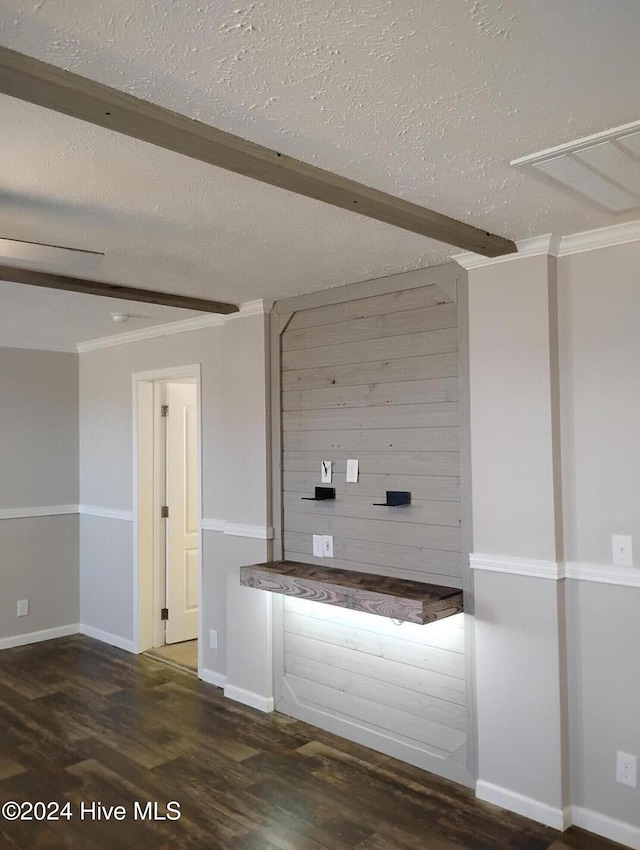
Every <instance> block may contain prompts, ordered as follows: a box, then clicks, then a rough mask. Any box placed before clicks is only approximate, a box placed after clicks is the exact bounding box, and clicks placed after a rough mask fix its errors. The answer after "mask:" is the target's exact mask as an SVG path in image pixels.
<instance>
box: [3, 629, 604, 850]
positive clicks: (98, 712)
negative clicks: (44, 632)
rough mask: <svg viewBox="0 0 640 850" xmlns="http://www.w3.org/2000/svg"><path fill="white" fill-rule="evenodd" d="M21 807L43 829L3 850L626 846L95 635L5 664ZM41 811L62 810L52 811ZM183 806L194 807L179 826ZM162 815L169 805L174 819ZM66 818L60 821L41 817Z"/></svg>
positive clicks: (8, 778) (8, 791) (595, 849)
mask: <svg viewBox="0 0 640 850" xmlns="http://www.w3.org/2000/svg"><path fill="white" fill-rule="evenodd" d="M12 801H13V802H16V803H18V804H19V806H20V808H21V811H22V814H28V813H29V812H31V814H32V817H33V818H34V819H33V820H16V821H9V820H7V818H6V817H2V816H0V847H1V848H3V850H4V848H7V850H9V848H25V850H35V849H36V848H47V850H62V848H69V850H71V848H73V850H102V848H105V849H106V848H108V849H109V850H119V849H120V848H132V850H133V848H135V850H139V848H154V850H179V848H180V850H181V848H185V850H186V849H187V848H189V850H205V848H207V850H218V848H220V850H227V848H228V850H319V848H330V850H347V848H348V850H352V848H357V850H418V848H419V850H461V848H465V850H507V848H509V850H567V848H571V849H572V850H574V848H575V850H605V848H614V847H618V846H619V845H615V844H612V843H611V842H608V841H605V840H603V839H598V838H595V837H594V836H591V835H589V834H588V833H585V832H582V831H581V830H578V829H573V828H572V829H570V830H569V831H568V832H566V833H564V834H563V835H560V834H559V833H557V832H555V831H553V830H551V829H547V828H545V827H542V826H540V825H538V824H535V823H533V822H532V821H528V820H525V819H524V818H520V817H518V816H516V815H512V814H509V813H508V812H504V811H503V810H501V809H498V808H496V807H494V806H490V805H487V804H485V803H481V802H478V801H477V800H475V798H474V796H473V794H472V793H471V792H470V791H468V790H467V789H465V788H462V787H460V786H458V785H455V784H453V783H450V782H446V781H445V780H442V779H439V778H437V777H435V776H433V775H431V774H428V773H425V772H424V771H421V770H418V769H417V768H414V767H411V766H409V765H406V764H403V763H401V762H398V761H395V760H394V759H391V758H388V757H386V756H382V755H379V754H378V753H375V752H373V751H371V750H368V749H366V748H364V747H360V746H358V745H356V744H351V743H349V742H348V741H344V740H343V739H341V738H336V737H334V736H333V735H330V734H328V733H326V732H322V731H321V730H319V729H316V728H314V727H312V726H308V725H307V724H304V723H300V722H298V721H296V720H292V719H291V718H288V717H286V716H284V715H281V714H278V713H274V714H271V715H265V714H261V713H260V712H258V711H254V710H252V709H250V708H246V707H244V706H241V705H239V704H238V703H235V702H232V701H230V700H227V699H225V698H224V697H223V696H222V692H221V691H220V690H219V689H218V688H215V687H213V686H211V685H207V684H205V683H203V682H200V681H198V680H197V679H196V678H195V677H194V676H192V675H189V674H188V673H183V672H181V671H180V670H177V669H174V668H171V667H169V666H167V665H164V664H162V663H161V662H158V661H155V660H154V659H151V658H147V657H144V656H140V657H137V656H135V655H130V654H128V653H126V652H122V651H120V650H117V649H113V648H111V647H109V646H106V645H105V644H101V643H98V642H97V641H94V640H91V639H89V638H84V637H79V636H77V637H71V638H62V639H60V640H55V641H49V642H47V643H40V644H35V645H32V646H28V647H20V648H16V649H9V650H5V651H3V652H1V653H0V806H3V805H5V804H7V803H9V806H8V808H7V807H6V805H5V809H4V811H5V814H6V815H7V816H9V817H10V816H11V815H12V813H13V811H14V808H15V807H12V806H11V802H12ZM37 801H39V802H41V803H52V804H53V805H52V806H50V807H49V809H48V812H47V811H43V809H42V807H39V806H37V805H35V804H36V802H37ZM170 801H177V803H179V804H180V818H179V819H178V820H171V819H169V818H170V817H175V814H176V812H175V809H174V807H171V806H167V805H166V804H167V803H169V802H170ZM31 803H33V804H34V806H33V808H32V809H31V808H30V804H31ZM148 803H152V804H153V803H157V804H158V806H157V815H158V819H153V818H154V812H155V809H154V807H153V805H152V806H149V807H147V804H148ZM65 804H68V805H67V806H66V809H65V808H64V807H65ZM116 806H122V807H123V809H122V810H114V808H113V807H116ZM58 807H59V809H58ZM56 810H57V813H58V816H60V815H61V814H62V817H61V818H60V819H59V820H39V819H37V818H40V817H42V815H43V814H46V813H48V814H56ZM123 813H124V814H123ZM66 815H68V816H69V817H68V818H67V817H66ZM108 815H110V817H107V816H108ZM116 815H118V816H120V815H123V816H124V819H122V820H116V819H115V817H116ZM99 816H100V817H99ZM162 817H165V818H167V819H164V820H162V819H160V818H162Z"/></svg>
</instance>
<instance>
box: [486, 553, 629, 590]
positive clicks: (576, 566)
mask: <svg viewBox="0 0 640 850" xmlns="http://www.w3.org/2000/svg"><path fill="white" fill-rule="evenodd" d="M469 566H470V567H471V569H472V570H486V571H487V572H493V573H506V574H507V575H513V576H529V577H531V578H544V579H552V580H553V581H560V580H562V579H575V580H578V581H595V582H600V583H601V584H617V585H621V586H622V587H640V567H616V566H613V565H612V564H589V563H584V562H581V561H567V562H566V563H561V562H560V563H556V562H555V561H538V560H535V559H534V558H518V557H515V556H512V555H485V554H480V553H472V554H471V555H469Z"/></svg>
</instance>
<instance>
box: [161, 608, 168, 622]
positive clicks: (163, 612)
mask: <svg viewBox="0 0 640 850" xmlns="http://www.w3.org/2000/svg"><path fill="white" fill-rule="evenodd" d="M160 619H161V620H168V619H169V609H168V608H161V609H160Z"/></svg>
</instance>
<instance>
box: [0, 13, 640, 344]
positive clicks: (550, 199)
mask: <svg viewBox="0 0 640 850" xmlns="http://www.w3.org/2000/svg"><path fill="white" fill-rule="evenodd" d="M639 34H640V3H638V2H637V0H615V2H604V3H603V2H602V1H601V0H562V2H558V1H557V0H511V2H497V0H358V2H346V0H341V2H338V0H333V1H332V2H328V0H271V2H255V3H246V2H236V3H232V2H228V0H218V2H216V3H204V2H200V3H196V2H185V0H158V1H157V2H152V0H133V2H131V0H111V2H109V3H104V0H100V2H97V0H38V2H35V1H34V0H32V2H28V3H25V2H19V1H18V0H3V3H2V7H1V9H0V43H2V44H3V45H6V46H8V47H11V48H13V49H15V50H19V51H21V52H24V53H27V54H29V55H31V56H35V57H36V58H39V59H43V60H46V61H48V62H51V63H53V64H56V65H58V66H60V67H63V68H68V69H69V70H72V71H75V72H76V73H79V74H82V75H84V76H86V77H90V78H92V79H95V80H98V81H99V82H102V83H106V84H108V85H111V86H114V87H116V88H119V89H122V90H124V91H127V92H130V93H132V94H135V95H137V96H138V97H142V98H146V99H148V100H151V101H154V102H156V103H159V104H161V105H163V106H166V107H168V108H170V109H173V110H175V111H178V112H182V113H184V114H186V115H189V116H190V117H193V118H197V119H199V120H201V121H204V122H207V123H210V124H212V125H214V126H216V127H219V128H221V129H224V130H227V131H230V132H232V133H236V134H237V135H240V136H244V137H246V138H249V139H251V140H253V141H256V142H259V143H261V144H263V145H266V146H268V147H272V148H277V149H278V150H281V151H283V152H285V153H287V154H289V155H291V156H294V157H297V158H299V159H302V160H305V161H307V162H310V163H313V164H314V165H317V166H320V167H322V168H326V169H329V170H332V171H335V172H337V173H340V174H344V175H345V176H347V177H350V178H352V179H355V180H359V181H361V182H363V183H366V184H368V185H371V186H375V187H376V188H379V189H382V190H384V191H387V192H390V193H392V194H395V195H398V196H401V197H404V198H407V199H408V200H411V201H414V202H416V203H418V204H421V205H423V206H426V207H429V208H432V209H436V210H438V211H440V212H443V213H446V214H448V215H451V216H453V217H455V218H459V219H461V220H463V221H466V222H469V223H470V224H474V225H476V226H479V227H481V228H483V229H485V230H490V231H492V232H495V233H499V234H501V235H503V236H507V237H509V238H512V239H515V240H518V239H523V238H527V237H529V236H534V235H538V234H541V233H548V232H550V231H553V232H556V233H558V234H566V233H572V232H576V231H582V230H587V229H590V228H595V227H601V226H605V225H610V224H615V223H617V222H619V221H625V220H629V219H630V218H633V215H628V216H626V217H625V216H614V215H611V214H607V213H605V212H602V211H601V210H599V209H598V208H596V207H594V206H590V205H589V204H588V203H587V202H585V201H582V200H579V199H577V198H575V197H572V196H570V195H564V194H562V193H561V192H560V191H558V190H557V189H555V188H554V187H552V186H548V185H545V184H544V183H538V182H537V181H536V180H535V179H534V178H532V177H530V176H528V175H526V174H523V173H520V172H518V171H517V170H516V169H513V168H512V167H511V166H509V161H510V160H512V159H514V158H516V157H519V156H523V155H525V154H528V153H532V152H534V151H536V150H540V149H543V148H548V147H551V146H554V145H557V144H560V143H563V142H567V141H570V140H572V139H575V138H579V137H580V136H584V135H587V134H590V133H595V132H598V131H601V130H605V129H607V128H609V127H613V126H616V125H619V124H624V123H627V122H629V121H632V120H635V119H638V118H640V88H639V87H638V86H637V85H635V84H634V83H633V81H635V80H637V79H638V78H639V76H640V58H639V57H640V51H638V49H637V43H638V35H639ZM0 114H1V116H2V120H1V122H0V150H1V151H2V156H1V159H0V236H5V237H11V238H17V239H32V240H38V241H43V242H49V243H51V242H54V243H58V244H64V245H70V246H74V247H79V248H87V249H92V250H97V251H103V252H104V253H105V255H106V256H105V259H104V261H103V262H102V263H101V265H100V274H99V275H97V274H96V277H99V278H100V279H104V280H110V281H113V282H116V283H124V284H130V285H132V286H134V285H135V286H142V287H147V288H157V289H165V290H171V291H175V292H183V293H189V294H193V295H200V296H203V297H209V298H217V299H220V300H228V301H235V302H242V301H247V300H253V299H256V298H261V297H267V298H277V297H280V296H283V295H289V294H294V293H298V292H308V291H312V290H315V289H321V288H326V287H330V286H338V285H340V284H343V283H348V282H351V281H355V280H362V279H366V278H370V277H376V276H380V275H384V274H391V273H394V272H399V271H403V270H407V269H413V268H418V267H421V266H426V265H433V264H435V263H440V262H443V261H445V260H446V259H448V258H449V257H450V256H451V254H453V253H459V250H457V249H455V248H451V247H449V246H446V245H443V244H440V243H436V242H433V241H430V240H427V239H424V238H422V237H419V236H416V235H413V234H409V233H405V232H403V231H401V230H398V229H396V228H393V227H390V226H387V225H383V224H380V223H377V222H372V221H369V220H366V219H363V218H360V217H359V216H356V215H353V214H351V213H347V212H344V211H340V210H337V209H334V208H331V207H328V206H325V205H323V204H320V203H318V202H315V201H311V200H308V199H304V198H299V197H296V196H293V195H291V194H289V193H286V192H282V191H281V190H278V189H275V188H273V187H269V186H264V185H261V184H258V183H255V182H253V181H250V180H247V179H245V178H242V177H239V176H237V175H232V174H229V173H225V172H222V171H220V170H218V169H215V168H212V167H210V166H207V165H204V164H201V163H196V162H192V161H190V160H187V159H185V158H183V157H180V156H178V155H177V154H172V153H169V152H166V151H161V150H158V149H156V148H153V147H151V146H149V145H146V144H144V143H141V142H136V141H133V140H131V139H127V138H124V137H121V136H117V135H115V134H112V133H110V132H108V131H105V130H100V129H98V128H93V127H90V126H88V125H84V124H81V123H80V122H77V121H74V120H72V119H69V118H66V117H64V116H60V115H55V114H52V113H49V112H46V111H45V110H42V109H39V108H37V107H33V106H30V105H27V104H23V103H20V102H17V101H13V100H11V99H9V98H1V99H0ZM2 302H3V309H11V299H10V298H9V296H7V298H6V299H5V293H4V291H3V292H2ZM140 312H143V311H140ZM79 338H87V336H86V334H85V335H84V336H82V335H81V336H80V337H79ZM0 344H5V343H3V341H2V339H1V338H0Z"/></svg>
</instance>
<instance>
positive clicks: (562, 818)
mask: <svg viewBox="0 0 640 850" xmlns="http://www.w3.org/2000/svg"><path fill="white" fill-rule="evenodd" d="M476 797H477V798H478V799H479V800H484V802H485V803H493V804H494V805H495V806H500V808H502V809H507V810H508V811H510V812H515V813H516V814H518V815H522V816H523V817H525V818H531V820H534V821H537V823H542V824H544V825H545V826H550V827H552V828H553V829H557V830H560V831H562V830H565V829H567V827H569V826H571V809H570V807H568V806H567V807H565V808H564V809H555V808H554V807H553V806H549V805H548V804H547V803H541V802H540V801H539V800H534V799H533V798H532V797H525V796H524V795H523V794H518V793H517V792H516V791H510V790H509V789H508V788H501V787H500V786H499V785H494V784H493V783H492V782H485V781H484V780H482V779H479V780H478V781H477V782H476Z"/></svg>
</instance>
